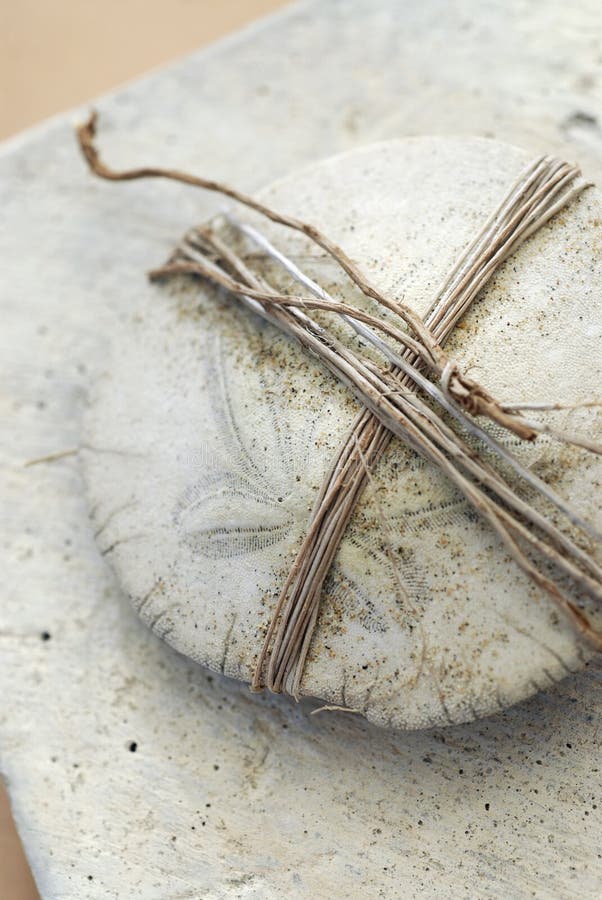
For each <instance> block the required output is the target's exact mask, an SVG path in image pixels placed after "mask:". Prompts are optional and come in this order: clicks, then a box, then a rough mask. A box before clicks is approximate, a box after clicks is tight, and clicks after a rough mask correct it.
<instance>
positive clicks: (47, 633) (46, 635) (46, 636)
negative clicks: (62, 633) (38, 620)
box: [40, 631, 52, 641]
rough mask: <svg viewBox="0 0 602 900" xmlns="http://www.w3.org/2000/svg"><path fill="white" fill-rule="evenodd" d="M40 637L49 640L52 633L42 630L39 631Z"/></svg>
mask: <svg viewBox="0 0 602 900" xmlns="http://www.w3.org/2000/svg"><path fill="white" fill-rule="evenodd" d="M40 637H41V639H42V640H43V641H49V640H50V638H51V637H52V635H51V634H50V632H49V631H43V632H42V633H41V635H40Z"/></svg>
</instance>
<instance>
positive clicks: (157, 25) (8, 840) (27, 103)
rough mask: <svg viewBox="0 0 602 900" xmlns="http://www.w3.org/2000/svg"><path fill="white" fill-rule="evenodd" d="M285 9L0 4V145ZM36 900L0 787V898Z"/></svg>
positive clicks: (265, 2)
mask: <svg viewBox="0 0 602 900" xmlns="http://www.w3.org/2000/svg"><path fill="white" fill-rule="evenodd" d="M283 5H284V0H220V2H218V3H212V2H209V0H103V2H102V3H98V2H95V0H19V2H18V3H15V2H13V0H0V34H1V35H2V49H1V52H0V86H1V88H0V138H4V137H7V136H9V135H11V134H14V133H15V132H18V131H20V130H21V129H23V128H26V127H27V126H29V125H32V124H34V123H35V122H38V121H40V119H43V118H45V117H46V116H50V115H52V114H53V113H56V112H59V111H60V110H63V109H67V108H68V107H70V106H74V105H76V104H78V103H81V102H83V101H85V100H88V99H90V98H92V97H94V96H95V95H97V94H99V93H104V92H105V91H108V90H110V89H111V88H113V87H116V86H117V85H118V84H120V83H122V82H124V81H127V80H128V79H129V78H133V77H135V76H136V75H140V74H142V73H143V72H145V71H147V70H148V69H151V68H153V67H156V66H160V65H161V64H163V63H167V62H168V61H169V60H171V59H174V58H175V57H178V56H182V55H184V54H186V53H190V52H192V51H193V50H194V49H195V48H197V47H199V46H201V45H202V44H207V43H209V42H210V41H212V40H215V39H216V38H218V37H220V36H222V35H224V34H226V33H227V32H229V31H232V30H234V29H236V28H239V27H241V26H243V25H245V24H246V23H247V22H250V21H251V20H252V19H255V18H257V17H259V16H261V15H264V14H265V13H268V12H271V11H272V10H274V9H277V8H278V7H281V6H283ZM37 897H38V894H37V891H36V889H35V886H34V884H33V880H32V878H31V875H30V874H29V871H28V868H27V864H26V862H25V859H24V856H23V852H22V850H21V847H20V844H19V840H18V837H17V835H16V834H15V831H14V827H13V824H12V820H11V816H10V809H9V805H8V801H7V797H6V793H5V792H4V790H3V788H2V784H1V783H0V898H1V900H34V898H37Z"/></svg>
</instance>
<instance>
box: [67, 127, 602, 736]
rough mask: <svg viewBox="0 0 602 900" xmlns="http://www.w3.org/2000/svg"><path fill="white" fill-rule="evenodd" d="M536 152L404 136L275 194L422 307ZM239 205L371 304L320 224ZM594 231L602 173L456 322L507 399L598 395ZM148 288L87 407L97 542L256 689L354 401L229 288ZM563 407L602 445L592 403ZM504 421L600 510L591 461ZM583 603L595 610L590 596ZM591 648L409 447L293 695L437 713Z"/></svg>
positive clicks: (364, 526) (542, 682) (543, 464)
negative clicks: (318, 237)
mask: <svg viewBox="0 0 602 900" xmlns="http://www.w3.org/2000/svg"><path fill="white" fill-rule="evenodd" d="M530 158H531V156H530V154H528V153H526V152H524V151H522V150H520V149H517V148H515V147H511V146H506V145H503V144H500V143H497V142H494V141H487V140H481V139H469V140H466V139H440V138H437V139H435V138H414V139H409V140H403V141H392V142H387V143H384V144H377V145H374V146H369V147H365V148H362V149H359V150H355V151H352V152H350V153H347V154H344V155H342V156H339V157H336V158H333V159H329V160H326V161H324V162H321V163H318V164H316V165H314V166H312V167H310V168H308V169H305V170H303V171H301V172H298V173H296V174H294V175H292V176H290V177H288V178H286V179H284V180H282V181H280V182H278V183H276V184H274V185H272V186H271V187H269V188H267V189H266V190H265V191H263V192H262V194H261V195H260V196H261V199H262V200H263V201H264V202H265V203H267V204H269V205H270V206H272V207H273V208H276V209H278V210H279V211H282V212H287V213H290V214H292V215H295V216H298V217H299V218H302V219H304V220H305V221H309V222H312V223H313V224H315V225H317V226H318V227H319V228H320V229H321V230H322V231H324V232H325V233H326V234H327V235H329V236H330V237H331V238H333V239H334V240H335V241H337V242H338V243H339V244H340V245H341V246H342V247H343V248H344V249H345V250H346V252H347V253H348V254H349V255H350V256H351V257H352V258H353V260H354V261H355V262H356V263H357V264H358V265H359V266H360V267H361V268H363V269H364V270H365V271H366V272H367V273H368V275H369V276H370V278H371V279H372V280H373V282H375V283H376V284H377V285H378V286H379V287H380V288H381V289H382V290H383V291H385V292H386V293H387V294H389V295H390V296H393V297H398V298H403V300H404V301H405V302H406V303H408V304H409V305H411V306H412V307H413V308H414V309H415V310H416V311H417V312H418V313H420V314H424V312H425V311H426V309H427V308H428V306H429V304H430V303H431V301H432V299H433V294H434V291H435V290H436V288H437V286H438V285H439V284H440V283H441V281H442V279H443V278H444V277H445V275H446V274H447V272H448V271H449V269H450V268H451V266H452V265H453V263H454V261H455V260H456V258H457V257H458V255H459V254H460V252H461V251H462V250H463V248H464V247H465V246H466V244H467V243H468V242H469V241H470V240H471V238H472V237H473V236H474V235H475V234H476V233H477V232H478V230H479V228H480V226H481V225H482V224H483V223H484V221H485V220H486V219H487V217H488V215H489V214H490V212H491V211H492V210H493V209H495V207H496V206H497V205H498V203H499V202H500V200H501V199H502V198H503V196H504V195H505V194H506V192H507V191H508V189H509V187H510V186H511V185H512V183H513V182H514V181H515V180H516V178H517V176H518V175H519V174H520V172H521V170H522V169H523V168H524V166H525V165H526V164H527V163H528V162H529V160H530ZM149 203H150V200H149ZM238 215H239V216H240V217H241V218H243V219H244V220H245V221H248V222H250V223H253V224H258V223H260V225H261V228H262V230H263V232H264V233H265V234H266V235H267V236H268V237H269V238H270V240H272V242H273V243H274V244H276V245H277V246H278V247H279V248H280V249H281V250H282V251H283V252H285V253H286V254H287V255H288V256H289V257H291V258H292V259H293V260H294V261H296V262H297V263H298V264H299V265H300V266H301V267H302V268H303V269H304V270H305V271H306V272H307V273H308V274H309V275H311V276H312V277H313V278H314V279H315V280H317V281H318V282H320V284H322V285H323V286H324V287H326V288H328V289H329V290H330V291H331V293H333V294H334V295H335V296H336V297H338V298H340V299H343V300H345V302H348V303H358V302H360V301H359V300H358V291H357V289H355V288H353V287H352V286H351V285H350V284H349V283H348V281H347V280H346V278H345V277H344V276H343V275H342V274H341V273H340V271H338V270H337V268H336V266H335V265H334V264H333V263H332V261H330V260H328V259H327V258H326V257H325V255H324V254H323V253H322V252H321V251H320V250H319V249H318V248H317V247H316V246H315V245H313V244H311V243H310V242H309V241H307V240H306V239H305V238H304V237H302V236H300V235H299V234H297V233H295V232H291V231H287V230H286V229H284V228H281V227H278V226H275V225H272V224H271V223H268V224H266V223H265V221H264V220H259V218H258V217H256V216H255V215H254V214H251V213H249V212H248V211H247V210H243V211H242V212H241V211H238ZM191 224H194V223H191ZM601 227H602V207H601V204H600V195H599V193H598V191H597V189H591V188H590V189H588V190H587V191H586V192H585V193H584V194H583V195H582V196H581V197H580V198H579V199H577V200H575V201H574V202H572V203H571V204H570V206H568V207H567V208H566V209H565V210H564V211H562V212H561V213H560V214H559V215H557V216H556V217H555V218H554V219H552V220H551V221H550V222H549V223H548V224H547V225H545V226H544V227H543V228H542V229H541V230H540V231H539V232H538V233H536V234H535V235H534V236H533V237H532V238H530V239H529V240H528V241H527V243H526V244H524V245H523V246H522V247H521V248H520V249H519V250H518V251H517V252H516V253H515V254H514V255H513V256H512V258H511V259H510V260H508V261H507V262H506V263H505V264H504V265H503V266H502V267H501V268H500V269H499V271H498V273H497V275H496V276H495V278H494V280H493V281H492V282H491V283H490V284H489V285H488V287H487V288H486V289H485V290H484V291H483V292H482V294H481V295H480V296H479V298H478V299H477V301H476V302H475V303H474V305H473V306H472V308H471V309H470V311H469V312H468V313H467V314H466V316H465V317H464V319H463V320H462V321H461V322H460V324H459V325H458V326H457V327H456V329H455V331H454V333H453V335H452V337H451V339H450V341H449V343H448V345H447V349H448V351H449V354H450V356H451V357H452V358H453V359H455V360H457V362H458V363H459V364H460V366H461V367H462V368H463V370H464V371H468V373H469V374H470V375H471V376H472V377H474V378H476V379H477V380H478V381H479V382H480V383H482V384H483V385H484V386H485V387H487V388H488V389H489V390H490V391H491V393H492V394H493V395H494V396H495V397H496V398H498V399H500V400H503V401H507V402H519V401H536V402H537V401H540V402H545V401H548V402H552V401H554V402H575V401H580V400H591V399H592V398H596V397H599V393H600V384H601V383H602V379H601V376H602V354H601V353H600V347H601V346H602V343H601V341H602V316H601V312H602V307H601V301H600V293H599V285H600V283H602V240H601V233H602V232H601ZM176 237H177V236H174V241H175V239H176ZM247 251H248V254H249V256H248V260H249V264H251V263H252V264H253V265H255V266H256V267H259V268H260V269H261V271H262V272H263V273H264V274H266V273H267V275H268V276H269V277H270V278H273V279H274V280H276V281H277V282H278V283H279V284H280V285H281V286H283V288H286V287H287V280H286V278H287V276H285V277H283V275H282V273H280V274H278V275H276V273H275V271H274V270H273V266H272V264H268V263H267V261H266V260H265V259H262V258H261V256H260V255H258V254H257V251H256V249H254V248H251V247H249V248H247ZM157 262H158V263H160V262H161V260H158V261H157ZM140 285H141V286H140V296H139V297H132V301H131V310H130V311H129V312H128V313H127V315H126V316H125V317H124V324H123V328H122V329H121V330H120V332H119V334H116V335H115V341H114V347H113V352H112V355H111V359H110V360H109V361H108V363H107V370H106V374H105V376H104V377H103V378H102V379H101V381H100V383H99V384H98V386H97V389H96V390H95V393H94V396H93V397H92V398H91V403H90V411H89V415H88V421H87V434H86V438H85V449H84V451H83V458H84V468H85V476H86V480H87V485H88V491H89V497H90V504H91V515H92V517H93V519H94V522H95V525H96V529H97V535H98V538H97V539H98V543H99V546H100V548H101V550H102V552H103V553H104V555H105V557H106V559H107V561H108V562H109V563H110V565H111V566H112V567H113V569H114V570H115V572H116V574H117V577H118V579H119V581H120V583H121V584H122V586H123V589H124V591H125V592H127V594H128V595H129V596H130V597H131V600H132V603H133V604H134V606H135V608H136V609H137V610H138V612H139V614H140V616H141V618H142V619H143V620H144V622H146V623H147V624H148V625H149V627H151V628H152V629H153V630H154V631H155V632H156V633H157V634H158V635H159V636H160V637H162V638H163V639H164V640H165V641H166V642H167V643H169V644H170V645H172V646H173V647H175V648H176V649H177V650H179V651H180V652H181V653H183V654H185V655H186V656H188V657H190V658H192V659H194V660H196V661H197V662H199V663H201V664H202V665H204V666H208V667H209V668H211V669H215V670H219V671H222V672H224V673H225V674H227V675H229V676H231V677H233V678H237V679H242V680H244V681H250V680H251V677H252V673H253V668H254V663H255V660H256V659H257V656H258V653H259V651H260V648H261V645H262V641H263V637H264V634H265V631H266V628H267V626H268V623H269V621H270V618H271V613H272V611H273V609H274V607H275V604H276V601H277V598H278V594H279V591H280V588H281V586H282V584H283V582H284V580H285V579H286V576H287V574H288V572H289V570H290V567H291V565H292V563H293V560H294V558H295V554H296V552H297V550H298V548H299V546H300V543H301V541H302V538H303V535H304V533H305V530H306V528H307V524H308V520H309V515H310V512H311V509H312V506H313V503H314V499H315V497H316V494H317V492H318V490H319V488H320V485H321V483H322V481H323V478H324V477H325V474H326V473H327V471H328V468H329V465H330V463H331V461H332V459H333V457H334V455H335V453H336V451H337V448H338V446H339V445H340V444H341V442H342V441H343V439H344V437H345V436H346V434H347V432H348V430H349V428H350V425H351V423H352V421H353V419H354V417H355V415H356V413H357V410H358V404H357V402H356V400H355V399H354V398H353V397H352V396H351V395H350V394H349V393H348V391H346V389H345V388H344V387H342V386H341V385H340V384H338V383H337V382H336V380H335V379H334V378H333V377H332V376H331V375H330V374H329V373H328V372H326V371H325V370H324V369H322V368H321V366H320V364H319V363H318V362H317V361H316V360H314V359H313V358H311V357H310V356H308V355H307V354H306V353H304V351H303V350H301V349H300V348H299V347H298V346H297V345H296V344H294V343H293V342H292V341H291V340H289V339H288V338H286V337H284V336H282V335H281V334H279V333H278V332H277V331H276V329H275V328H273V327H272V326H271V325H268V324H266V323H265V322H262V321H260V320H259V318H257V317H255V316H254V315H253V314H252V313H250V312H249V311H246V310H244V309H242V308H241V307H240V305H239V304H238V303H237V302H236V301H235V300H233V299H232V298H230V297H228V296H227V295H226V294H225V293H223V292H218V291H216V290H215V289H213V288H211V287H209V286H205V285H203V284H201V283H200V282H199V281H193V280H191V279H188V280H187V279H185V278H181V279H178V280H177V281H174V282H171V283H169V284H163V285H156V286H148V287H146V286H145V284H144V280H143V275H142V273H141V280H140ZM289 286H290V284H289ZM361 302H364V301H363V300H362V301H361ZM546 415H547V416H553V417H554V418H553V423H554V425H556V426H557V427H559V428H565V429H566V428H570V429H571V430H572V431H574V432H578V433H581V434H584V435H586V436H588V437H589V438H595V437H596V436H597V437H598V439H600V438H602V427H601V426H602V416H601V414H600V410H599V409H598V408H596V407H586V408H580V409H573V410H563V411H556V412H553V413H548V414H546ZM488 428H489V430H490V432H491V433H493V434H494V435H495V436H496V437H497V438H498V439H500V440H501V441H502V442H504V443H505V444H506V446H508V447H510V448H511V449H512V451H513V452H515V453H516V455H517V456H518V457H519V458H520V459H521V461H522V462H523V463H525V464H526V465H528V466H529V467H530V468H531V469H532V470H533V471H535V472H536V473H537V474H539V475H540V476H541V477H543V478H545V479H546V480H547V481H548V482H549V483H550V484H552V485H553V487H554V489H555V490H556V491H557V492H558V493H560V494H562V495H563V496H565V497H567V498H570V500H571V502H572V504H573V506H574V507H576V508H577V509H578V510H579V511H580V513H581V514H582V515H583V516H584V517H586V518H588V519H589V520H590V521H591V522H592V523H593V524H594V525H596V526H597V527H602V516H601V515H600V482H601V481H602V466H601V463H600V457H597V456H594V455H591V454H588V453H586V452H584V451H583V450H580V449H575V448H567V447H566V446H564V445H561V444H558V443H555V442H553V441H552V440H550V439H548V438H546V437H544V438H540V439H538V440H537V441H536V442H534V443H531V444H525V443H521V442H520V441H519V440H518V439H515V438H513V437H512V436H510V435H508V434H506V433H504V432H502V431H501V430H500V429H498V428H496V427H494V426H491V425H489V426H488ZM531 499H533V500H534V502H535V503H536V505H538V501H536V500H535V499H534V498H531ZM541 508H542V509H543V506H542V507H541ZM556 520H557V521H558V522H559V523H560V521H561V517H560V516H557V518H556ZM584 546H585V545H584ZM586 549H587V550H588V552H590V551H591V552H593V551H592V549H591V548H590V547H586ZM575 600H576V602H579V603H582V598H581V597H579V596H575ZM585 609H586V611H587V613H588V615H590V617H591V619H592V621H593V622H594V624H597V625H598V626H600V625H602V616H601V615H600V612H599V611H596V610H595V609H590V608H587V607H585ZM589 655H590V651H589V649H588V648H587V647H586V646H585V645H584V644H583V642H582V640H580V639H579V638H578V637H577V636H576V634H575V631H574V630H573V627H572V626H571V625H570V624H569V623H568V622H567V621H566V619H565V618H564V616H563V615H562V613H561V612H560V611H559V610H558V608H557V607H556V605H555V603H554V602H553V600H551V599H550V597H549V596H548V595H547V594H545V593H543V592H542V591H541V590H539V589H538V588H536V587H535V586H534V585H533V584H532V583H531V582H530V581H529V580H528V578H527V577H526V576H525V574H524V573H523V572H522V571H521V570H520V569H519V568H518V566H517V565H516V563H515V562H513V560H512V559H511V558H510V556H509V555H508V553H507V551H506V549H505V548H504V546H503V545H502V543H501V541H500V540H499V539H498V537H496V535H495V534H494V533H493V532H492V531H491V529H490V528H489V527H488V526H487V525H486V524H485V523H484V522H482V521H481V520H480V519H479V518H478V517H477V515H476V514H475V513H474V511H473V509H472V508H471V507H470V506H469V505H468V504H467V503H466V502H465V501H464V500H463V498H462V497H461V496H460V495H459V494H458V493H457V492H456V490H455V489H454V488H452V487H451V486H450V485H449V483H448V482H447V481H446V479H445V477H444V476H443V475H442V474H441V473H440V472H439V471H438V470H436V469H434V468H433V467H432V466H431V465H430V464H427V463H425V462H423V461H422V460H421V459H420V458H419V457H418V456H417V455H416V454H415V453H414V452H413V451H411V450H409V449H408V448H406V447H405V446H404V445H403V444H402V443H401V442H400V441H399V440H397V439H395V440H394V441H393V442H392V443H391V444H390V446H389V448H388V450H387V451H386V453H385V455H384V456H383V458H382V459H381V460H380V462H379V463H378V465H377V467H376V468H375V471H374V472H373V474H372V477H371V479H370V481H369V483H368V484H367V487H366V489H365V490H364V492H363V494H362V497H361V499H360V501H359V503H358V505H357V507H356V509H355V512H354V515H353V518H352V520H351V523H350V525H349V527H348V528H347V530H346V532H345V535H344V537H343V540H342V543H341V546H340V549H339V552H338V554H337V557H336V560H335V563H334V565H333V567H332V569H331V571H330V573H329V575H328V578H327V581H326V583H325V587H324V591H323V597H322V603H321V609H320V616H319V621H318V625H317V629H316V632H315V634H314V638H313V642H312V646H311V651H310V654H309V658H308V660H307V664H306V666H305V670H304V677H303V681H302V693H303V694H305V695H310V696H314V697H318V698H323V699H324V700H325V701H327V702H329V703H334V704H340V705H343V706H346V707H348V708H350V709H353V710H356V711H358V712H361V713H362V714H363V715H365V716H366V717H367V718H368V719H370V720H371V721H373V722H375V723H377V724H379V725H385V726H388V727H392V728H421V727H426V726H430V725H435V724H436V725H444V724H449V723H455V722H463V721H468V720H470V719H473V718H475V717H478V716H483V715H487V714H490V713H493V712H495V711H497V710H499V709H501V708H504V707H506V706H508V705H510V704H512V703H515V702H517V701H519V700H521V699H523V698H525V697H528V696H529V695H531V694H533V693H534V692H536V691H538V690H540V689H543V688H546V687H548V686H549V685H551V684H553V683H554V682H555V681H557V680H559V679H560V678H562V677H564V676H565V675H566V674H567V673H568V672H572V671H575V670H577V669H579V668H580V667H581V666H583V665H584V663H585V662H586V661H587V659H588V657H589Z"/></svg>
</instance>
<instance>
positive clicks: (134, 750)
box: [128, 741, 138, 753]
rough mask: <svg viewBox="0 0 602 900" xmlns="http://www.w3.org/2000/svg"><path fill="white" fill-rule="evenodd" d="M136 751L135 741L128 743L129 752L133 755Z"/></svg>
mask: <svg viewBox="0 0 602 900" xmlns="http://www.w3.org/2000/svg"><path fill="white" fill-rule="evenodd" d="M137 749H138V744H137V743H136V741H130V743H129V744H128V750H129V751H130V753H135V752H136V750H137Z"/></svg>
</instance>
